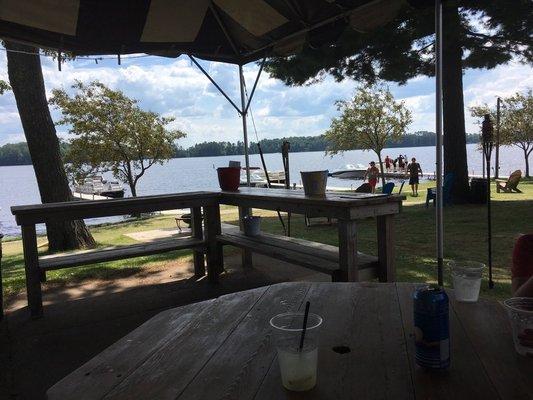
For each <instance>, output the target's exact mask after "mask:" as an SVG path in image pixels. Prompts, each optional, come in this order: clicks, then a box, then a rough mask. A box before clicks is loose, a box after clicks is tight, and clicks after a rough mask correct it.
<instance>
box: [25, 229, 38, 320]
mask: <svg viewBox="0 0 533 400" xmlns="http://www.w3.org/2000/svg"><path fill="white" fill-rule="evenodd" d="M22 247H23V250H24V268H25V270H26V291H27V295H28V306H29V308H30V313H31V316H32V317H33V318H38V317H41V316H42V315H43V297H42V293H41V282H40V279H41V271H40V269H39V258H38V254H37V234H36V232H35V225H22Z"/></svg>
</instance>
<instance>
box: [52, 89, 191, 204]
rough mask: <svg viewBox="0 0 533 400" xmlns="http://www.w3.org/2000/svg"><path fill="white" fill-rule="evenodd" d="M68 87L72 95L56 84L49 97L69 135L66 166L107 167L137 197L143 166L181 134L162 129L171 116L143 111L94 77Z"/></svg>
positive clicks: (78, 170) (162, 156) (164, 155)
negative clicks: (71, 137)
mask: <svg viewBox="0 0 533 400" xmlns="http://www.w3.org/2000/svg"><path fill="white" fill-rule="evenodd" d="M72 89H74V90H75V94H74V96H70V95H69V94H68V93H67V92H66V91H65V90H62V89H61V90H60V89H55V90H53V91H52V97H51V99H50V104H52V105H54V106H55V107H56V108H58V109H60V110H61V113H62V118H61V120H60V121H58V124H60V125H68V126H69V132H70V133H71V134H73V135H74V138H73V139H72V140H70V142H69V145H70V146H69V150H68V153H67V155H66V161H67V162H69V163H70V167H71V170H72V171H74V172H75V174H76V175H77V176H78V177H79V176H83V175H88V174H93V173H96V172H105V171H111V172H112V173H113V176H115V178H117V179H119V180H121V181H122V182H124V183H127V184H128V185H129V187H130V189H131V193H132V195H133V196H136V195H137V190H136V186H137V182H138V181H139V179H140V178H141V177H142V176H143V175H144V174H145V172H146V170H148V169H149V168H150V167H151V166H153V165H154V164H163V163H164V162H165V161H166V160H168V159H169V158H171V157H172V156H173V153H174V142H175V141H176V140H177V139H179V138H181V137H184V136H185V134H184V133H182V132H180V131H177V130H168V129H167V128H166V127H167V125H168V124H169V123H171V122H172V121H173V118H167V117H162V116H160V115H158V114H157V113H154V112H151V111H144V110H142V109H141V108H140V107H139V106H138V104H137V100H134V99H130V98H128V97H127V96H126V95H125V94H124V93H122V92H121V91H118V90H112V89H110V88H108V87H106V86H105V85H104V84H102V83H100V82H98V81H94V82H92V83H90V84H83V83H82V82H76V83H75V84H74V85H73V86H72Z"/></svg>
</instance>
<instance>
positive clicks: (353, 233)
mask: <svg viewBox="0 0 533 400" xmlns="http://www.w3.org/2000/svg"><path fill="white" fill-rule="evenodd" d="M338 228H339V266H340V270H341V275H342V276H341V277H340V279H341V280H343V281H348V282H357V281H358V280H359V269H358V267H357V230H356V222H355V220H343V219H339V221H338Z"/></svg>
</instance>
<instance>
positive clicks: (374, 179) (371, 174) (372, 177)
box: [363, 161, 379, 193]
mask: <svg viewBox="0 0 533 400" xmlns="http://www.w3.org/2000/svg"><path fill="white" fill-rule="evenodd" d="M378 176H379V169H378V168H377V167H376V163H375V162H374V161H371V162H370V167H368V169H367V170H366V172H365V176H364V177H363V179H366V178H367V177H368V183H369V185H370V186H371V187H372V193H376V185H377V183H378Z"/></svg>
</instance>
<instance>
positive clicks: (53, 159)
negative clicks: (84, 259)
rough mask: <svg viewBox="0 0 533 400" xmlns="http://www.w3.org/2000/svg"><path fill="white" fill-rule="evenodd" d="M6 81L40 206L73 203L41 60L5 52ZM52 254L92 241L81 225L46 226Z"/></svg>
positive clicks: (11, 45)
mask: <svg viewBox="0 0 533 400" xmlns="http://www.w3.org/2000/svg"><path fill="white" fill-rule="evenodd" d="M5 45H6V49H8V50H14V51H20V52H27V53H37V52H38V49H36V48H34V47H31V46H26V45H22V44H18V43H11V42H6V43H5ZM7 70H8V74H9V81H10V83H11V87H12V88H13V93H14V95H15V99H16V102H17V108H18V112H19V115H20V119H21V122H22V126H23V128H24V135H25V136H26V141H27V143H28V148H29V151H30V156H31V160H32V163H33V169H34V171H35V176H36V178H37V184H38V186H39V193H40V195H41V201H42V202H43V203H52V202H61V201H70V200H72V193H71V192H70V188H69V186H68V180H67V176H66V173H65V169H64V166H63V162H62V160H61V155H60V151H59V140H58V139H57V135H56V130H55V126H54V123H53V121H52V118H51V116H50V110H49V109H48V102H47V100H46V93H45V87H44V79H43V72H42V69H41V59H40V57H39V56H38V55H33V54H24V53H16V52H13V51H8V52H7ZM46 234H47V236H48V249H49V251H51V252H54V251H60V250H69V249H77V248H80V247H89V246H94V245H95V241H94V239H93V237H92V236H91V234H90V233H89V231H88V229H87V227H86V226H85V223H84V222H83V221H65V222H57V223H48V224H46Z"/></svg>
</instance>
